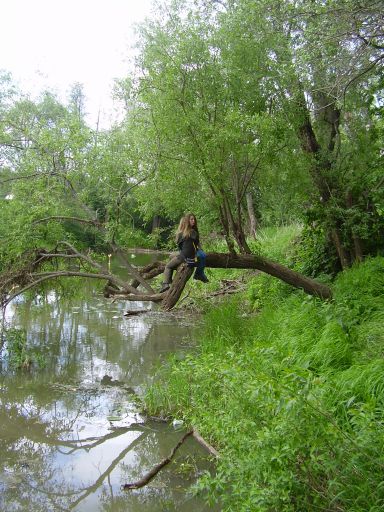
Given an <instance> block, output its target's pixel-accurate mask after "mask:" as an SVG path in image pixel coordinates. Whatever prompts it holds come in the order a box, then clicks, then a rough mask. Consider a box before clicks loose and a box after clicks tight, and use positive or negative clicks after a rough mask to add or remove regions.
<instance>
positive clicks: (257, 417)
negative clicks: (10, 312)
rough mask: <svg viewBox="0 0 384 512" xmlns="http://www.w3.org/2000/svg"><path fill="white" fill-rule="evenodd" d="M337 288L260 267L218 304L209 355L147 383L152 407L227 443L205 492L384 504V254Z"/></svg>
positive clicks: (311, 502)
mask: <svg viewBox="0 0 384 512" xmlns="http://www.w3.org/2000/svg"><path fill="white" fill-rule="evenodd" d="M333 291H334V299H333V301H332V302H322V301H320V300H319V299H316V298H313V297H309V296H307V295H305V294H304V293H303V292H300V291H292V289H290V288H289V287H287V286H286V285H284V284H280V283H279V282H278V281H276V280H274V279H273V278H271V277H269V276H258V277H257V278H255V279H254V280H253V281H252V282H251V283H250V286H249V289H248V292H247V294H244V295H243V296H241V297H240V296H239V297H236V298H232V299H230V300H227V301H226V302H225V303H222V304H221V305H220V307H216V308H215V307H212V308H211V309H210V310H209V311H208V313H207V314H206V317H205V329H204V333H203V337H202V339H201V344H200V347H199V351H198V353H197V354H196V353H194V354H193V355H190V356H187V357H186V358H185V359H184V360H182V361H176V360H173V361H170V362H169V364H168V365H167V366H166V367H164V368H163V370H162V374H160V375H159V380H158V382H157V383H156V384H154V385H153V386H152V387H151V388H150V389H149V390H148V393H147V396H146V406H147V408H148V410H149V411H150V413H151V414H163V415H172V416H173V417H175V418H183V419H184V420H185V421H186V423H188V424H190V425H193V426H194V427H196V428H197V429H199V431H200V432H201V434H202V435H203V436H204V437H205V438H206V439H207V440H208V441H210V442H211V443H212V444H213V445H215V446H216V447H217V448H218V450H219V452H220V458H219V459H218V462H217V471H216V474H215V475H214V476H210V475H208V474H206V475H205V476H203V477H202V478H201V480H200V483H199V487H198V489H197V491H198V490H199V488H200V489H202V488H204V489H205V490H208V495H209V497H210V500H211V502H217V501H218V500H219V497H220V502H221V503H222V504H223V510H226V511H235V510H236V511H268V512H269V511H272V510H276V511H312V510H313V511H315V510H322V511H351V512H357V511H361V512H363V511H367V510H369V511H372V512H373V511H379V510H383V508H384V481H383V474H384V429H383V426H384V425H383V423H384V359H383V355H384V335H383V329H382V326H383V321H384V258H381V257H378V258H374V259H370V260H367V261H366V262H364V263H362V264H360V265H358V266H355V267H354V268H352V269H350V270H348V271H346V272H344V273H342V274H341V275H340V276H339V277H338V278H337V280H336V282H335V283H334V287H333Z"/></svg>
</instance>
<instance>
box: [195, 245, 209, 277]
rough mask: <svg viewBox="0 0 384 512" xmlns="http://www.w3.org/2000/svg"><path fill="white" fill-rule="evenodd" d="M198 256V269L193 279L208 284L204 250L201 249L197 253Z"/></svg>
mask: <svg viewBox="0 0 384 512" xmlns="http://www.w3.org/2000/svg"><path fill="white" fill-rule="evenodd" d="M196 256H197V267H196V270H195V275H194V276H193V279H197V280H199V281H203V282H204V283H208V277H207V276H206V275H205V272H204V269H205V259H206V254H205V252H204V251H203V250H202V249H199V250H198V251H197V252H196Z"/></svg>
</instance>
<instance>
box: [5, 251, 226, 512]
mask: <svg viewBox="0 0 384 512" xmlns="http://www.w3.org/2000/svg"><path fill="white" fill-rule="evenodd" d="M149 258H150V257H149V256H148V255H146V256H145V257H143V256H139V255H137V256H135V257H134V263H135V264H145V263H147V262H148V259H149ZM120 273H121V275H124V271H123V270H122V269H120ZM58 299H59V294H58V293H57V292H55V291H54V290H52V291H50V292H49V293H47V294H46V295H45V296H44V297H42V296H40V297H38V298H37V299H34V300H27V299H26V298H22V299H20V300H19V301H18V303H17V304H11V305H10V306H9V307H8V309H7V322H8V323H9V324H10V325H11V326H13V327H17V328H23V329H26V331H27V333H28V338H27V339H28V350H31V351H32V352H33V350H35V351H36V353H40V354H41V358H42V361H43V363H44V364H45V366H44V367H43V368H40V369H37V368H34V367H32V369H30V370H24V371H22V370H17V371H15V370H12V368H11V367H8V365H7V360H6V351H3V354H2V356H3V359H2V361H1V364H2V366H1V368H0V369H1V372H0V510H1V512H3V511H4V512H12V511H19V510H22V511H24V510H28V511H31V512H35V511H39V512H40V511H41V512H49V511H55V512H56V511H66V510H75V511H84V512H88V511H110V512H115V511H132V512H135V511H139V510H140V511H141V512H142V511H151V512H152V511H153V512H156V511H173V510H175V511H176V510H177V511H185V512H189V511H191V512H192V511H194V512H199V511H206V510H213V509H212V508H209V507H207V506H206V505H205V504H204V502H203V500H202V499H201V498H198V497H193V496H192V494H191V492H190V488H191V485H192V484H193V483H194V482H195V481H196V479H197V477H198V475H199V474H201V472H202V471H204V470H207V469H208V470H211V469H212V465H211V463H210V461H209V458H208V455H207V453H206V451H205V450H204V449H203V448H202V447H201V446H200V445H198V444H197V443H196V442H195V441H194V439H192V438H189V439H188V440H187V441H186V442H185V444H184V445H183V446H182V447H181V448H180V450H179V451H178V454H177V455H176V458H175V460H174V462H172V463H171V464H169V465H168V466H167V467H166V468H164V469H163V470H162V471H161V472H160V473H159V474H158V475H157V476H156V477H155V478H154V479H153V480H152V481H151V482H150V484H149V485H147V486H146V487H144V488H142V489H139V490H134V491H123V490H122V489H121V486H122V485H123V484H124V483H127V482H132V481H135V480H138V479H139V478H141V477H142V476H143V475H144V474H145V473H146V472H147V471H149V470H150V469H152V467H153V466H154V465H156V464H157V463H159V462H160V461H161V460H162V459H163V458H165V457H166V456H168V454H169V453H170V451H171V449H172V448H173V447H174V446H175V445H176V443H177V441H178V440H179V439H180V438H181V437H182V435H183V430H179V429H180V427H177V426H176V425H175V426H172V425H168V424H164V423H160V422H156V421H147V420H146V418H144V417H143V416H142V415H141V413H140V411H139V409H138V406H137V396H138V395H140V393H142V390H143V388H144V387H145V386H146V385H147V384H148V383H149V382H150V381H151V379H152V378H153V375H154V373H155V371H156V368H157V367H158V366H159V364H161V362H162V361H164V359H166V357H167V355H168V354H170V353H175V352H177V353H180V354H182V353H185V352H190V351H191V350H192V349H193V345H194V342H195V341H194V334H195V332H196V319H195V318H193V317H186V316H182V315H181V314H179V315H177V314H169V313H168V314H164V313H161V312H159V311H156V308H155V307H153V306H151V305H150V304H149V303H148V304H144V303H139V302H131V303H129V302H115V303H113V302H111V300H110V299H105V298H104V297H103V296H102V294H101V293H100V292H99V291H98V292H97V291H95V284H94V282H93V283H87V284H86V285H85V287H84V293H82V298H75V297H74V298H72V299H70V300H68V299H65V300H64V299H63V300H58ZM141 308H143V309H146V310H147V309H148V311H146V312H145V313H143V314H141V315H139V316H132V317H125V316H124V312H126V311H127V310H128V309H131V310H137V309H141ZM5 348H6V347H5ZM217 510H218V509H217Z"/></svg>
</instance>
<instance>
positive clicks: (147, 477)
mask: <svg viewBox="0 0 384 512" xmlns="http://www.w3.org/2000/svg"><path fill="white" fill-rule="evenodd" d="M192 434H193V430H190V431H189V432H187V433H186V434H184V435H183V437H182V438H181V439H180V441H179V442H178V443H177V445H176V446H175V447H174V448H173V450H172V451H171V453H170V454H169V455H168V457H166V458H165V459H163V460H162V461H161V462H159V464H157V465H156V466H155V467H154V468H152V469H151V471H148V473H147V474H146V475H144V476H143V478H141V479H140V480H137V481H136V482H131V483H129V484H124V485H123V489H124V490H130V489H140V487H144V485H147V484H148V483H149V482H150V481H151V480H152V478H154V477H155V476H156V475H157V473H158V472H159V471H160V470H161V469H162V468H163V467H164V466H166V465H167V464H169V463H170V462H171V460H172V459H173V457H174V455H175V453H176V452H177V450H178V449H179V448H180V446H181V445H182V444H183V443H184V441H185V440H186V439H187V437H189V436H191V435H192Z"/></svg>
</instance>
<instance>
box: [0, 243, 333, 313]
mask: <svg viewBox="0 0 384 512" xmlns="http://www.w3.org/2000/svg"><path fill="white" fill-rule="evenodd" d="M61 245H62V246H64V248H65V249H66V252H54V253H48V252H47V251H45V250H43V249H41V250H40V251H36V252H35V253H32V254H33V255H34V258H33V261H32V262H31V261H29V262H27V263H26V264H25V266H24V267H23V268H22V269H21V271H19V272H15V273H14V274H13V275H11V276H7V275H6V274H3V276H0V296H1V297H0V298H1V305H2V307H3V308H4V307H6V305H7V304H9V302H10V301H11V300H13V299H14V298H15V297H16V296H17V295H20V294H21V293H23V292H24V291H25V290H27V289H29V288H32V287H33V286H37V285H39V284H40V283H41V282H42V281H43V280H47V279H54V278H60V277H87V278H89V277H93V278H98V279H104V280H106V281H107V285H106V287H105V290H104V294H105V296H106V297H114V298H115V299H122V300H130V301H150V302H161V307H162V309H164V310H166V311H169V310H170V309H172V308H173V307H174V306H175V305H176V304H177V302H178V300H179V299H180V296H181V294H182V292H183V290H184V287H185V285H186V283H187V282H188V280H189V279H190V277H191V276H192V274H193V269H192V268H189V267H188V266H187V265H186V264H185V263H183V264H181V265H180V266H179V267H178V269H177V272H176V274H175V277H174V280H173V283H172V285H171V287H170V289H169V290H167V291H166V292H163V293H160V292H156V291H154V290H153V289H152V288H151V287H150V286H149V285H146V286H145V289H146V290H145V291H143V292H140V291H139V290H138V287H139V285H140V284H143V281H144V280H146V279H147V280H150V279H152V278H154V277H156V276H158V275H159V274H161V273H162V272H164V268H165V263H162V262H155V263H153V264H151V265H147V266H146V267H144V268H143V269H141V270H140V271H139V270H135V276H134V280H133V282H132V283H131V284H128V283H127V282H125V281H123V280H122V279H121V278H119V277H117V276H114V275H113V274H111V273H110V272H108V271H107V270H106V269H105V268H104V267H103V266H102V265H100V264H99V263H97V262H95V261H94V260H92V259H91V258H90V257H89V256H87V255H85V254H82V253H79V252H78V251H77V250H76V249H75V248H74V247H72V246H71V245H70V244H68V243H66V242H61ZM32 254H31V255H32ZM74 257H76V258H78V260H79V261H83V262H86V264H87V265H89V266H90V267H93V269H95V270H97V272H93V273H91V272H79V271H77V272H73V271H68V270H67V271H60V270H54V271H48V272H40V273H39V272H37V270H38V267H39V266H41V265H43V264H44V263H49V262H50V261H57V260H58V259H60V258H62V259H65V258H74ZM206 266H207V267H210V268H238V269H254V270H260V271H262V272H265V273H267V274H270V275H272V276H274V277H277V278H278V279H281V280H282V281H284V282H285V283H288V284H290V285H291V286H294V287H295V288H300V289H302V290H304V291H305V292H306V293H308V294H310V295H314V296H317V297H320V298H322V299H330V298H331V297H332V292H331V289H330V288H329V287H328V286H327V285H325V284H323V283H319V282H318V281H315V280H314V279H311V278H309V277H306V276H304V275H303V274H300V273H298V272H295V271H294V270H291V269H289V268H288V267H285V266H284V265H281V264H280V263H277V262H275V261H271V260H268V259H266V258H263V257H261V256H257V255H254V254H229V253H228V254H223V253H208V254H207V258H206ZM136 275H137V276H138V277H139V278H140V279H136ZM145 284H146V283H145ZM15 287H18V289H17V290H16V291H13V290H14V288H15ZM150 290H151V291H150Z"/></svg>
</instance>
